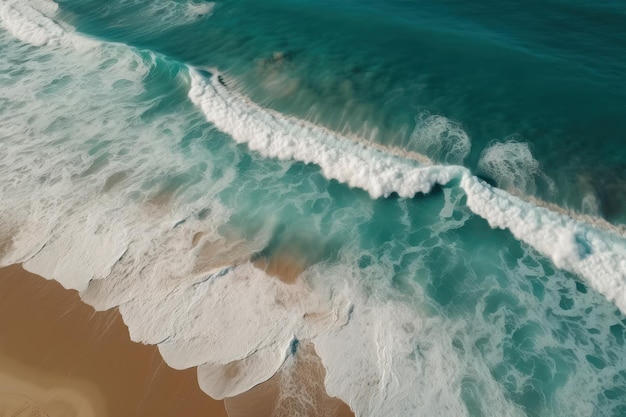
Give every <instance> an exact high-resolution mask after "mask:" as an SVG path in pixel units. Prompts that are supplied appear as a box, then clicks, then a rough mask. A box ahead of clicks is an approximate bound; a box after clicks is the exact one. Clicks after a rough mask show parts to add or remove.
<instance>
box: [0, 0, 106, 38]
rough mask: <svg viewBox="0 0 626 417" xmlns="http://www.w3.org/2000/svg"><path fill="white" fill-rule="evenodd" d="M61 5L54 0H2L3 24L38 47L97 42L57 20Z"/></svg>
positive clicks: (11, 31)
mask: <svg viewBox="0 0 626 417" xmlns="http://www.w3.org/2000/svg"><path fill="white" fill-rule="evenodd" d="M58 7H59V6H58V5H57V4H56V3H55V2H53V1H50V0H34V1H30V2H27V1H23V0H1V1H0V25H1V26H2V27H3V28H4V29H6V30H7V31H8V32H9V33H11V35H13V36H15V37H16V38H18V39H19V40H21V41H22V42H26V43H29V44H32V45H35V46H43V45H47V44H51V45H59V44H66V45H71V46H73V47H75V48H82V49H85V48H89V47H92V46H94V45H95V43H94V42H92V41H90V40H89V39H87V38H84V37H79V36H75V35H73V34H72V33H71V32H68V31H67V30H66V29H65V28H63V27H62V26H61V25H60V24H59V23H57V22H56V21H55V20H54V15H55V14H56V13H57V10H58Z"/></svg>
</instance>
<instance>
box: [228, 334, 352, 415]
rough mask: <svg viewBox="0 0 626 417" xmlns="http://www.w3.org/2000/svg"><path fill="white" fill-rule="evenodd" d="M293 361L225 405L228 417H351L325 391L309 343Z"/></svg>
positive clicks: (322, 374)
mask: <svg viewBox="0 0 626 417" xmlns="http://www.w3.org/2000/svg"><path fill="white" fill-rule="evenodd" d="M292 359H293V360H291V358H290V360H288V361H287V362H286V363H285V364H284V365H283V367H282V368H281V369H280V370H279V371H278V372H277V373H276V375H274V376H273V377H272V378H271V379H269V380H268V381H267V382H264V383H262V384H259V385H257V386H256V387H254V388H252V389H251V390H249V391H247V392H245V393H243V394H241V395H238V396H236V397H233V398H227V399H226V400H225V401H224V402H225V404H226V409H227V410H228V415H229V416H230V417H252V416H254V417H296V416H297V417H354V413H353V412H352V411H351V410H350V408H349V407H348V406H347V405H346V404H345V403H344V402H342V401H341V400H339V399H337V398H334V397H330V396H329V395H328V394H327V393H326V389H325V387H324V377H325V375H326V371H325V370H324V366H323V365H322V361H321V360H320V358H319V356H317V354H316V353H315V346H314V345H313V344H312V343H303V344H302V345H300V346H299V347H298V350H297V351H296V354H295V355H294V358H292Z"/></svg>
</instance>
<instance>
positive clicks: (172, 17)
mask: <svg viewBox="0 0 626 417" xmlns="http://www.w3.org/2000/svg"><path fill="white" fill-rule="evenodd" d="M215 6H216V4H215V2H202V1H186V2H179V1H171V0H168V1H158V2H152V3H150V4H149V5H147V6H146V7H145V9H144V10H142V15H143V16H145V17H148V18H151V19H158V20H160V21H161V22H162V23H163V25H165V26H166V27H171V26H179V25H184V24H188V23H192V22H194V21H196V20H198V19H201V18H205V17H209V16H211V14H212V13H213V10H214V9H215Z"/></svg>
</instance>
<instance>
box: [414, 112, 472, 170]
mask: <svg viewBox="0 0 626 417" xmlns="http://www.w3.org/2000/svg"><path fill="white" fill-rule="evenodd" d="M410 146H411V147H413V148H415V149H416V150H417V152H419V153H422V154H424V155H428V156H429V157H431V158H432V159H434V160H436V161H439V162H444V163H447V164H462V163H463V160H465V158H466V157H467V155H468V154H469V151H470V148H471V146H472V143H471V141H470V138H469V136H468V135H467V133H466V132H465V131H464V130H463V128H462V127H461V125H460V124H458V123H456V122H453V121H451V120H450V119H447V118H446V117H444V116H441V115H433V114H427V113H423V114H420V115H419V117H417V119H416V124H415V129H414V130H413V133H412V134H411V144H410Z"/></svg>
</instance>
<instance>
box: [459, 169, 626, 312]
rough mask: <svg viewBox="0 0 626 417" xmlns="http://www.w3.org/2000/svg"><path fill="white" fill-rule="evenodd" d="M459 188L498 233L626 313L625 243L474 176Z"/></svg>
mask: <svg viewBox="0 0 626 417" xmlns="http://www.w3.org/2000/svg"><path fill="white" fill-rule="evenodd" d="M461 186H462V187H463V189H464V190H465V192H466V194H467V205H468V207H469V208H470V209H471V210H472V211H473V212H474V213H476V214H477V215H479V216H481V217H483V218H484V219H486V220H487V221H488V222H489V225H490V226H491V227H494V228H496V227H497V228H501V229H508V230H510V231H511V233H512V234H513V235H514V236H515V237H516V238H517V239H519V240H521V241H524V242H526V243H527V244H529V245H531V246H532V247H533V248H535V249H536V250H537V251H539V252H540V253H542V254H543V255H544V256H547V257H549V258H550V259H551V260H552V261H553V262H554V264H555V265H556V266H557V267H558V268H561V269H565V270H568V271H570V272H573V273H576V274H578V275H580V276H582V277H584V278H586V280H587V282H589V283H590V284H591V285H592V286H593V288H594V289H596V290H597V291H598V292H600V293H601V294H603V295H604V296H605V297H607V298H608V299H609V300H611V301H612V302H614V303H615V305H616V306H617V307H618V308H619V309H620V310H621V311H622V312H626V240H625V239H624V238H622V237H621V236H618V235H616V234H612V233H610V232H608V231H604V230H600V229H596V228H594V227H592V226H590V225H588V224H586V223H583V222H580V221H577V220H574V219H572V218H571V217H569V216H566V215H564V214H561V213H556V212H553V211H550V210H548V209H546V208H544V207H537V206H535V205H533V204H530V203H528V202H526V201H524V200H522V199H521V198H518V197H515V196H512V195H510V194H508V193H506V192H504V191H502V190H499V189H496V188H493V187H491V186H489V185H488V184H486V183H484V182H482V181H480V180H479V179H478V178H476V177H473V176H471V175H465V176H463V179H462V180H461Z"/></svg>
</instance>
